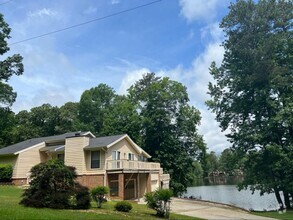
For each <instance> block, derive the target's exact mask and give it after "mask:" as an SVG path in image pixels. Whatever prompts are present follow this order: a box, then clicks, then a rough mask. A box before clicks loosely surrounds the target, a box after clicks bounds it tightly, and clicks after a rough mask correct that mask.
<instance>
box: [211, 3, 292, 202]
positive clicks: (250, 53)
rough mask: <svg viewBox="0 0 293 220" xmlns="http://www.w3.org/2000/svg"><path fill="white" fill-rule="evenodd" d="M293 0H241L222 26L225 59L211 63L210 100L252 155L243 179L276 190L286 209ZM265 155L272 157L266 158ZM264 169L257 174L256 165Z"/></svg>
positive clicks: (233, 135)
mask: <svg viewBox="0 0 293 220" xmlns="http://www.w3.org/2000/svg"><path fill="white" fill-rule="evenodd" d="M292 13H293V4H292V0H289V1H283V0H262V1H259V2H257V3H256V2H254V1H252V0H247V1H246V0H239V1H237V2H236V3H235V4H231V6H230V12H229V14H228V15H227V16H226V17H224V18H223V20H222V22H221V24H220V27H221V28H223V29H224V32H225V33H226V40H225V41H224V42H223V46H224V49H225V54H224V59H223V62H222V64H221V66H220V67H217V66H216V64H215V63H212V65H211V68H210V73H211V74H212V76H213V77H214V79H215V82H216V83H215V84H213V83H209V94H210V95H211V97H212V99H211V100H209V101H208V102H207V104H208V106H209V108H210V109H211V110H212V111H213V112H214V113H216V119H217V121H219V122H220V126H221V128H222V129H223V130H228V131H229V134H228V135H227V137H228V138H229V139H230V141H231V142H232V143H233V147H234V148H235V149H237V150H239V151H240V152H242V153H244V154H247V158H248V161H250V162H253V164H254V165H253V166H251V165H250V164H248V163H245V167H244V171H245V173H244V175H245V176H244V183H243V187H244V188H246V187H248V186H249V185H252V188H253V189H259V190H260V191H261V193H265V192H267V193H269V192H274V193H275V194H276V198H277V200H278V202H279V203H280V204H281V208H283V207H284V205H283V202H282V200H281V199H280V198H281V194H280V191H283V195H284V201H285V203H286V206H287V208H290V207H291V204H290V202H288V201H290V197H291V199H292V196H293V188H292V187H291V188H290V187H289V186H291V185H290V184H289V185H287V183H288V182H290V181H291V180H292V172H293V170H292V169H293V167H292V166H291V167H289V166H286V165H284V166H283V167H282V168H280V164H283V163H282V161H292V159H293V157H292V153H291V152H292V145H293V127H292V125H293V86H292V85H293V72H292V71H293V68H292V67H293V66H292V65H293V62H292V57H293V56H292V50H293V38H292V17H293V14H292ZM265 155H270V156H269V157H268V158H269V160H268V159H265V157H264V156H265ZM257 167H262V169H260V170H259V171H258V172H257V175H256V168H257Z"/></svg>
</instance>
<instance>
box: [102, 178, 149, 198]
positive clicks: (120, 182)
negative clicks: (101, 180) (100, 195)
mask: <svg viewBox="0 0 293 220" xmlns="http://www.w3.org/2000/svg"><path fill="white" fill-rule="evenodd" d="M151 175H152V174H151V173H144V172H137V173H134V172H132V173H124V172H119V173H111V172H110V173H107V175H106V183H107V186H108V187H109V189H110V192H109V195H110V197H111V198H112V199H119V200H134V199H139V198H142V197H143V196H144V194H145V193H146V192H151V191H152V180H151V177H152V176H151Z"/></svg>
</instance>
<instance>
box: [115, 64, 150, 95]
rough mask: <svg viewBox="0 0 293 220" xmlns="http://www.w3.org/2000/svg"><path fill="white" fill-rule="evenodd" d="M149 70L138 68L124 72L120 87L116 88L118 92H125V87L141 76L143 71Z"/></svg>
mask: <svg viewBox="0 0 293 220" xmlns="http://www.w3.org/2000/svg"><path fill="white" fill-rule="evenodd" d="M149 72H151V71H150V70H149V69H148V68H140V69H136V70H132V71H128V72H126V75H125V77H124V78H123V79H122V81H121V84H120V87H119V89H118V93H119V94H126V93H127V89H128V88H129V87H130V86H131V85H133V84H134V82H136V81H137V80H139V79H141V78H142V75H143V74H145V73H149Z"/></svg>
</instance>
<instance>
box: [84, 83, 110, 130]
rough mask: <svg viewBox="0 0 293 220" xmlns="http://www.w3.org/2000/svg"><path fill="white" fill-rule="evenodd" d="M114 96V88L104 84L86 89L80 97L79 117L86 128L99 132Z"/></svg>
mask: <svg viewBox="0 0 293 220" xmlns="http://www.w3.org/2000/svg"><path fill="white" fill-rule="evenodd" d="M114 97H115V93H114V90H113V89H112V88H111V87H109V86H107V85H106V84H100V85H98V86H97V87H94V88H91V89H90V90H86V91H84V92H83V94H82V95H81V97H80V102H79V119H80V121H81V122H82V123H84V124H86V125H88V128H89V129H88V130H91V131H93V132H94V133H96V134H100V133H101V131H102V129H103V123H104V114H105V112H106V110H107V109H108V108H109V107H110V105H111V104H112V101H113V99H114Z"/></svg>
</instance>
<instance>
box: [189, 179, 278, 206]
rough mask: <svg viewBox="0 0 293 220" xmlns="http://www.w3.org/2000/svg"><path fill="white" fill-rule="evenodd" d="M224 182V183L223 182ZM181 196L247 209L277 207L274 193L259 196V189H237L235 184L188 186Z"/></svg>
mask: <svg viewBox="0 0 293 220" xmlns="http://www.w3.org/2000/svg"><path fill="white" fill-rule="evenodd" d="M224 184H225V183H224ZM183 196H187V197H190V196H193V197H195V198H199V199H202V200H208V201H213V202H220V203H225V204H230V205H234V206H237V207H240V208H244V209H247V210H257V211H263V210H277V209H278V208H279V206H278V203H277V200H276V198H275V195H274V194H265V195H263V196H260V194H259V191H255V193H254V194H251V191H250V190H241V191H238V189H237V188H236V185H205V186H194V187H188V188H187V193H186V194H184V195H183Z"/></svg>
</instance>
